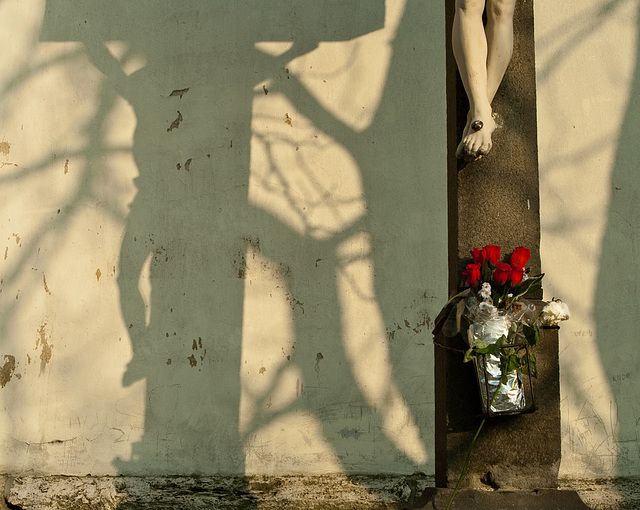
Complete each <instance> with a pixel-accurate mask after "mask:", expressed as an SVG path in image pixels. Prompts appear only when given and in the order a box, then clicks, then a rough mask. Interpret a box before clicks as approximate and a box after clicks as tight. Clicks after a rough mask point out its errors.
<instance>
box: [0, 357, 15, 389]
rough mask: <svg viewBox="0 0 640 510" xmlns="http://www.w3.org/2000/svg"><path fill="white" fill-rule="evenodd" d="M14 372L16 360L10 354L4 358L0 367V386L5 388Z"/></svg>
mask: <svg viewBox="0 0 640 510" xmlns="http://www.w3.org/2000/svg"><path fill="white" fill-rule="evenodd" d="M15 370H16V358H15V356H11V355H10V354H6V355H5V357H4V365H2V366H1V367H0V386H1V387H3V388H4V387H5V386H6V385H7V383H8V382H9V381H10V380H11V377H12V376H13V373H14V372H15Z"/></svg>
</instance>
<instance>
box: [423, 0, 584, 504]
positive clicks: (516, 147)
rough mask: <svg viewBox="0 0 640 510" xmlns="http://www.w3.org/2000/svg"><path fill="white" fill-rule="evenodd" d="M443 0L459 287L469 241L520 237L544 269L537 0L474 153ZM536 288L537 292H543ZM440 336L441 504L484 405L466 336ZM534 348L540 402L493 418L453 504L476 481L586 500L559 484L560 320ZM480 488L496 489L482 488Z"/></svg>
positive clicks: (523, 9)
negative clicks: (464, 157)
mask: <svg viewBox="0 0 640 510" xmlns="http://www.w3.org/2000/svg"><path fill="white" fill-rule="evenodd" d="M446 1H447V19H446V23H447V29H448V35H447V37H448V41H449V42H448V44H449V47H448V56H447V75H448V80H447V81H448V83H447V103H448V119H449V125H448V154H449V160H448V179H449V180H448V182H449V190H448V198H449V228H450V233H449V256H450V259H449V262H450V264H449V267H450V275H449V280H450V293H451V294H454V293H456V292H457V290H458V289H459V286H460V284H461V283H462V281H461V276H460V275H461V272H462V270H463V269H464V267H465V266H466V264H467V263H468V262H469V261H470V260H469V259H470V256H469V250H471V249H473V248H475V247H482V246H484V245H486V244H495V245H499V246H502V248H503V252H502V253H504V254H506V253H510V252H511V250H513V248H515V247H517V246H525V247H527V248H529V249H530V250H531V260H530V262H529V267H530V268H531V271H532V274H538V273H539V272H540V270H541V267H540V250H539V248H540V215H539V185H538V158H537V125H536V82H535V52H534V50H535V47H534V33H533V26H534V24H533V4H532V1H528V0H518V2H517V6H516V13H515V20H514V21H515V26H514V56H513V59H512V61H511V63H510V65H509V69H508V70H507V74H506V76H505V78H504V80H503V82H502V84H501V86H500V89H499V90H498V94H497V96H496V98H495V99H494V102H493V109H494V112H495V113H496V114H497V122H498V125H499V126H500V127H499V128H498V129H497V130H496V131H495V133H494V136H493V149H492V151H491V152H490V153H489V154H488V155H487V156H485V157H484V158H482V159H481V160H479V161H477V162H473V163H465V162H462V161H460V160H457V159H456V157H455V150H456V146H457V144H458V142H459V140H460V136H461V132H462V129H463V127H464V123H465V120H466V114H467V111H468V102H467V98H466V94H465V92H464V88H463V86H462V83H461V82H460V79H459V77H458V72H457V68H456V63H455V60H454V58H453V52H452V50H451V27H452V22H453V14H454V5H455V0H446ZM534 297H535V298H541V297H542V293H541V292H540V293H539V295H536V296H534ZM435 340H436V344H438V345H436V347H435V392H436V486H437V490H435V491H434V492H432V493H429V494H427V493H425V498H426V499H429V498H431V499H433V501H434V502H437V503H438V504H437V505H436V508H444V507H445V506H446V501H447V499H448V497H447V496H448V494H450V493H451V490H452V489H453V488H454V487H455V485H456V482H457V480H458V476H459V475H460V473H461V471H462V467H463V464H464V460H465V456H466V453H467V450H468V448H469V445H470V444H471V441H472V438H473V436H474V434H475V432H476V430H477V428H478V426H479V424H480V422H481V420H482V415H481V408H480V399H479V396H478V388H477V382H476V380H475V373H474V370H473V365H472V364H471V363H468V364H464V363H463V362H462V354H461V352H459V351H461V350H464V349H465V348H466V343H465V342H464V341H463V339H462V338H461V337H460V336H458V337H457V338H454V339H447V338H445V337H444V335H442V334H441V332H439V330H438V329H436V338H435ZM535 354H536V357H537V359H538V374H539V376H538V379H534V381H533V382H534V394H535V396H536V404H537V407H538V410H537V411H535V412H533V413H530V414H522V415H517V416H509V417H496V418H489V419H487V421H486V423H485V425H484V428H483V430H482V432H481V434H480V436H479V438H478V440H477V442H476V445H475V448H474V451H473V455H472V458H471V462H470V464H469V468H468V471H467V474H466V476H465V478H464V480H463V482H462V485H461V486H462V487H463V488H464V489H466V492H465V490H463V491H462V492H461V493H459V495H458V496H456V504H455V506H454V507H453V508H481V507H480V506H477V505H478V504H480V503H479V500H477V497H476V495H474V492H475V491H474V490H475V489H485V490H486V489H513V490H521V491H522V493H519V494H518V496H517V497H516V500H517V501H519V502H520V503H522V504H525V503H526V501H527V499H526V498H527V497H530V498H533V499H531V501H530V503H531V504H532V505H538V504H539V503H540V498H539V496H540V494H542V493H541V492H540V491H539V489H542V490H543V491H544V490H548V491H553V493H554V496H553V498H554V499H553V501H554V503H558V505H559V506H557V508H587V507H586V506H582V503H581V501H580V499H579V498H578V497H577V494H575V493H567V492H565V491H556V490H555V489H556V488H557V485H558V468H559V465H560V455H561V452H560V440H561V437H560V392H559V370H558V334H557V329H544V330H543V331H542V340H541V342H540V344H539V346H537V347H536V349H535ZM534 490H536V492H533V491H534ZM482 494H483V496H482V497H483V498H489V499H490V496H488V495H487V493H485V492H484V491H483V493H482ZM489 494H491V493H489ZM495 494H496V497H497V494H502V493H501V492H500V491H496V492H495ZM534 496H535V497H534ZM434 498H435V499H434ZM523 498H524V499H523ZM557 498H560V499H557ZM563 498H564V499H563ZM465 501H466V502H467V503H465ZM483 501H484V500H483ZM496 501H497V500H496ZM563 501H564V503H563ZM425 503H426V501H425ZM429 504H432V503H429ZM482 504H483V505H484V504H485V503H482ZM465 505H466V506H465ZM490 507H491V506H488V508H490ZM429 508H432V507H429ZM482 508H484V506H482ZM509 508H534V506H531V507H529V506H513V507H512V506H509ZM535 508H538V506H535ZM541 508H542V507H541ZM554 508H556V507H554Z"/></svg>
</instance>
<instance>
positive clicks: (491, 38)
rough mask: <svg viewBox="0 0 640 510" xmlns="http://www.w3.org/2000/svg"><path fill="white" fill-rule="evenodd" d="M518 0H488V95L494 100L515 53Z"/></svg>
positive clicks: (490, 99)
mask: <svg viewBox="0 0 640 510" xmlns="http://www.w3.org/2000/svg"><path fill="white" fill-rule="evenodd" d="M515 7H516V0H487V26H486V27H485V31H486V35H487V47H488V48H487V96H488V98H489V103H491V102H492V101H493V97H494V96H495V95H496V92H497V90H498V87H499V86H500V83H501V82H502V78H503V77H504V73H505V71H506V70H507V66H508V65H509V62H510V60H511V55H512V54H513V11H514V10H515Z"/></svg>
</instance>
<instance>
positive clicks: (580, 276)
mask: <svg viewBox="0 0 640 510" xmlns="http://www.w3.org/2000/svg"><path fill="white" fill-rule="evenodd" d="M638 7H639V4H638V2H637V0H610V1H601V0H597V1H593V2H583V1H580V0H568V1H563V2H556V1H552V0H536V2H535V9H536V10H535V14H536V46H537V47H536V57H537V79H538V128H539V144H540V180H541V210H542V263H543V269H544V271H545V272H546V277H545V280H546V289H545V290H546V294H547V297H548V298H550V297H552V296H557V297H560V298H562V299H564V300H565V301H567V302H568V303H569V305H570V307H571V309H572V311H573V317H572V319H571V320H570V321H569V322H567V323H566V324H564V325H563V326H562V328H561V331H560V362H561V366H560V374H561V392H562V408H561V411H562V424H563V451H562V453H563V456H562V466H561V475H563V476H569V477H588V478H592V477H603V476H637V475H638V473H640V400H639V399H638V395H639V394H640V356H639V354H638V346H639V343H638V338H639V335H638V330H637V324H638V319H639V318H640V300H639V295H638V289H639V283H640V266H639V264H638V254H639V253H638V241H639V240H640V237H639V234H640V232H639V228H640V208H639V207H638V204H639V198H640V191H639V190H640V172H639V171H640V143H639V141H638V140H639V139H640V109H639V107H638V99H639V98H640V89H639V85H638V82H639V80H640V68H639V67H638V23H639V22H640V18H639V17H638Z"/></svg>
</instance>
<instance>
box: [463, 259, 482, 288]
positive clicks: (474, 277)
mask: <svg viewBox="0 0 640 510" xmlns="http://www.w3.org/2000/svg"><path fill="white" fill-rule="evenodd" d="M462 274H463V275H464V276H466V277H467V283H468V284H469V286H470V287H475V286H476V284H477V283H478V281H480V280H481V279H482V275H481V274H480V264H477V263H475V262H474V263H473V264H469V265H467V269H465V270H464V271H462Z"/></svg>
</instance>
